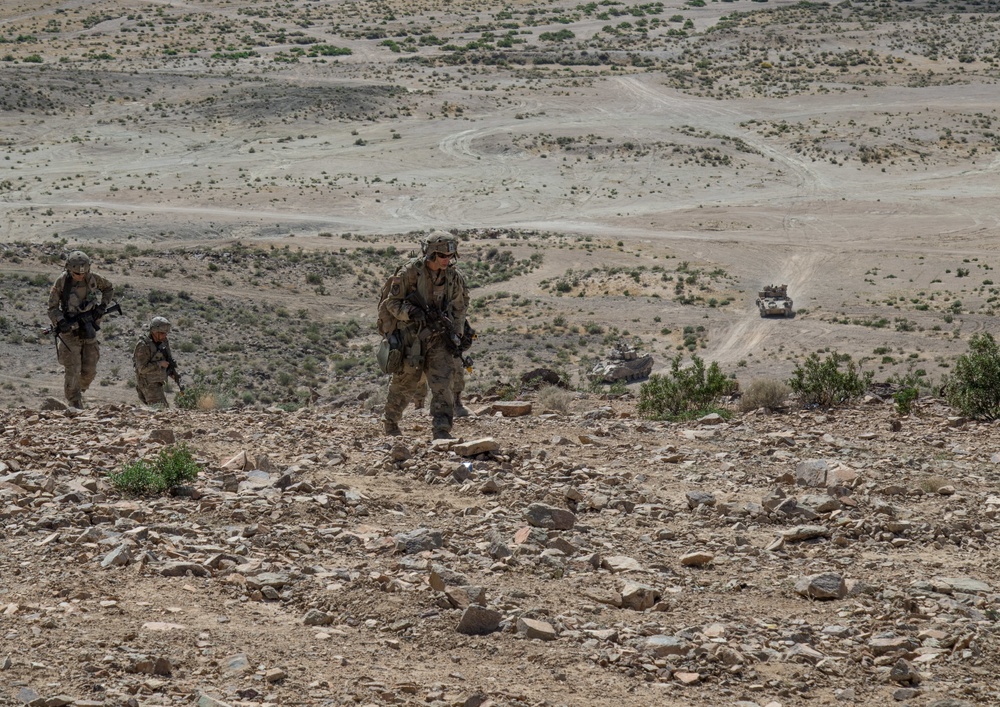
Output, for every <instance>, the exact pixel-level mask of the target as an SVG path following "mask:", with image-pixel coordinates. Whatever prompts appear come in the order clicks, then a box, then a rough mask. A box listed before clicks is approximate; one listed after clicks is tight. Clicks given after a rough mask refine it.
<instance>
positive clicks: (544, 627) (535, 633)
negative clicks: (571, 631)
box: [517, 617, 556, 641]
mask: <svg viewBox="0 0 1000 707" xmlns="http://www.w3.org/2000/svg"><path fill="white" fill-rule="evenodd" d="M517 632H518V633H519V634H521V635H522V636H524V637H525V638H534V639H537V640H540V641H554V640H556V630H555V628H553V627H552V624H550V623H549V622H547V621H539V620H537V619H526V618H524V617H521V618H519V619H518V620H517Z"/></svg>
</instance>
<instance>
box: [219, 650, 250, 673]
mask: <svg viewBox="0 0 1000 707" xmlns="http://www.w3.org/2000/svg"><path fill="white" fill-rule="evenodd" d="M225 666H226V672H228V673H235V674H237V675H239V674H242V673H248V672H251V671H252V670H253V668H252V667H251V665H250V661H249V660H248V659H247V657H246V655H245V654H244V653H237V654H236V655H231V656H229V657H228V658H226V659H225Z"/></svg>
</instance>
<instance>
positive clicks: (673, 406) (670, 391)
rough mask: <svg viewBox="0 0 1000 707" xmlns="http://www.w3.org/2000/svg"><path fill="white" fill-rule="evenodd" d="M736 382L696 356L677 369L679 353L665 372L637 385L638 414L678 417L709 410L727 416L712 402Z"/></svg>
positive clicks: (691, 416) (675, 418)
mask: <svg viewBox="0 0 1000 707" xmlns="http://www.w3.org/2000/svg"><path fill="white" fill-rule="evenodd" d="M736 387H737V383H736V381H734V380H732V379H730V378H727V377H726V376H725V375H723V373H722V371H721V370H720V369H719V364H718V363H716V362H714V361H713V362H712V363H711V364H710V365H709V366H708V367H707V368H706V367H705V362H704V361H702V360H701V359H700V358H699V357H698V356H697V355H695V356H692V357H691V365H690V366H688V367H687V368H681V356H680V355H677V356H676V357H675V358H674V360H673V361H672V363H671V364H670V373H669V375H660V374H653V375H651V376H650V377H649V381H647V382H646V383H643V384H642V385H641V386H640V387H639V408H638V410H639V414H640V415H642V416H643V417H645V418H647V419H651V420H682V419H693V418H697V417H701V416H702V415H705V414H707V413H710V412H718V413H719V414H722V415H724V416H728V414H729V413H728V411H726V410H722V409H720V408H719V407H718V406H716V405H715V403H716V401H717V400H718V399H719V397H720V396H723V395H729V394H731V393H733V392H735V390H736Z"/></svg>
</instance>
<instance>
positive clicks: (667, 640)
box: [639, 634, 691, 658]
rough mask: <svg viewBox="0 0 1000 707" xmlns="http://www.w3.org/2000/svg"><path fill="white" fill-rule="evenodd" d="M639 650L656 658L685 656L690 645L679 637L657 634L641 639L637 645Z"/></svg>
mask: <svg viewBox="0 0 1000 707" xmlns="http://www.w3.org/2000/svg"><path fill="white" fill-rule="evenodd" d="M639 649H640V650H642V651H644V652H646V653H652V654H653V655H654V656H656V657H657V658H662V657H664V656H668V655H675V656H682V655H687V653H688V651H689V650H690V649H691V644H689V643H688V642H687V641H686V640H684V639H683V638H680V637H679V636H665V635H662V634H657V635H655V636H648V637H647V638H644V639H642V641H641V642H640V643H639Z"/></svg>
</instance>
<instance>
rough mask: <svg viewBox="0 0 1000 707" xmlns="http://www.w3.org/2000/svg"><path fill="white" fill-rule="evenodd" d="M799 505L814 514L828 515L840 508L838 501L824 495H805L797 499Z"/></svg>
mask: <svg viewBox="0 0 1000 707" xmlns="http://www.w3.org/2000/svg"><path fill="white" fill-rule="evenodd" d="M799 505H800V506H805V507H806V508H808V509H810V510H812V511H813V512H815V513H829V512H831V511H836V510H840V508H842V506H841V503H840V501H838V500H837V499H835V498H834V497H833V496H830V495H828V494H825V493H817V494H807V495H805V496H802V497H801V498H800V499H799Z"/></svg>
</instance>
